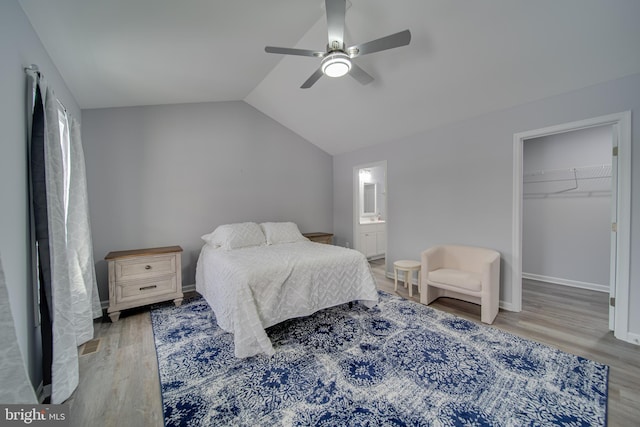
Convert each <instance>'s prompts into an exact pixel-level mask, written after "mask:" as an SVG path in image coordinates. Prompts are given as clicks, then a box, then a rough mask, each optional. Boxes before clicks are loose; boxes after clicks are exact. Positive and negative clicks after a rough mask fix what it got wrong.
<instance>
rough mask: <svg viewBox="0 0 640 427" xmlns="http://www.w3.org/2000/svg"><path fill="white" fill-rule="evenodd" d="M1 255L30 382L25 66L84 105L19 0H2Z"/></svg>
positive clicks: (36, 354)
mask: <svg viewBox="0 0 640 427" xmlns="http://www.w3.org/2000/svg"><path fill="white" fill-rule="evenodd" d="M0 58H2V60H1V61H0V94H1V96H0V129H2V138H1V139H0V200H1V201H2V202H1V203H2V209H1V213H0V255H1V256H2V263H3V266H4V272H5V276H6V280H7V288H8V292H9V299H10V303H11V309H12V313H13V317H14V321H15V324H16V332H17V335H18V343H19V345H20V349H21V351H22V354H23V357H24V358H25V364H26V365H27V366H28V369H29V375H30V376H31V381H32V382H33V384H34V385H35V386H37V385H38V384H39V383H40V381H41V380H42V370H41V351H40V343H39V342H40V341H39V340H40V337H39V331H38V329H37V328H36V325H35V324H34V315H33V295H32V282H31V270H30V268H31V267H30V246H29V195H28V188H29V186H28V170H27V161H28V160H27V111H26V110H27V103H26V99H27V84H26V81H27V79H26V76H25V73H24V70H23V67H26V66H28V65H29V64H33V63H35V64H37V65H38V66H39V67H40V70H41V71H42V73H43V74H44V76H45V77H46V79H47V80H48V81H49V83H50V85H51V87H52V88H53V89H54V91H55V93H56V95H57V96H58V98H59V99H60V100H61V101H62V102H63V103H64V105H65V106H66V107H67V109H68V111H69V112H70V113H71V114H72V115H74V116H75V117H76V118H78V119H80V109H79V108H78V105H77V103H76V101H75V100H74V98H73V96H72V95H71V94H70V92H69V91H68V89H67V87H66V85H65V83H64V81H63V80H62V78H61V77H60V74H59V73H58V70H57V69H56V67H55V66H54V65H53V63H52V62H51V59H50V58H49V56H48V54H47V52H46V51H45V50H44V47H43V46H42V44H41V43H40V40H39V39H38V37H37V35H36V33H35V32H34V30H33V28H32V27H31V24H30V23H29V21H28V20H27V17H26V16H25V14H24V12H23V11H22V9H21V8H20V6H19V5H18V2H17V1H16V0H3V1H0Z"/></svg>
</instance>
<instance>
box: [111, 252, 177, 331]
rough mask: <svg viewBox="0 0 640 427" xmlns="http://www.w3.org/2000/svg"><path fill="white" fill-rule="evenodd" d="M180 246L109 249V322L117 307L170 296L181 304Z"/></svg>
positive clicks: (148, 302) (122, 307) (127, 307)
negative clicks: (123, 249) (126, 249)
mask: <svg viewBox="0 0 640 427" xmlns="http://www.w3.org/2000/svg"><path fill="white" fill-rule="evenodd" d="M181 255H182V248H181V247H180V246H164V247H161V248H147V249H133V250H128V251H116V252H109V253H108V254H107V256H106V257H104V259H105V260H107V261H108V263H109V266H108V267H109V308H108V309H107V313H109V317H110V318H111V321H112V322H117V321H118V319H119V318H120V311H122V310H126V309H129V308H134V307H140V306H143V305H148V304H154V303H157V302H162V301H167V300H173V303H174V304H175V305H176V306H179V305H180V304H182V297H183V295H182V258H181Z"/></svg>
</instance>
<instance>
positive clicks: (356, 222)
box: [352, 160, 389, 257]
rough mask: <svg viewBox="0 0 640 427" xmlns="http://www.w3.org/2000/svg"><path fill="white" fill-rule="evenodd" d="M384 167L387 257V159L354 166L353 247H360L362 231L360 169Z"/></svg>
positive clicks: (386, 243)
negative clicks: (360, 227)
mask: <svg viewBox="0 0 640 427" xmlns="http://www.w3.org/2000/svg"><path fill="white" fill-rule="evenodd" d="M380 166H381V167H383V168H384V191H385V198H384V204H385V205H384V207H385V209H384V211H385V223H386V225H387V226H386V233H387V236H386V239H385V242H384V243H385V248H384V253H385V257H386V256H387V253H388V250H387V249H388V245H389V234H388V233H389V209H388V208H389V206H388V203H389V185H388V181H389V180H388V179H387V161H386V160H380V161H377V162H371V163H365V164H362V165H356V166H354V167H353V215H352V217H353V249H357V248H358V247H360V242H359V240H360V233H359V231H360V230H359V226H360V169H369V168H374V167H380Z"/></svg>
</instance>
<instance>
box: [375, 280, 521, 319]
mask: <svg viewBox="0 0 640 427" xmlns="http://www.w3.org/2000/svg"><path fill="white" fill-rule="evenodd" d="M385 276H386V277H387V278H388V279H391V280H394V279H395V276H394V274H393V273H392V272H389V271H387V273H386V274H385ZM402 279H404V276H402ZM399 281H400V277H398V282H399ZM402 283H403V284H404V281H403V282H402ZM412 283H413V284H414V285H417V284H418V280H417V279H413V280H412ZM500 308H501V309H503V310H506V311H515V310H514V309H513V304H511V303H510V302H506V301H502V300H501V301H500Z"/></svg>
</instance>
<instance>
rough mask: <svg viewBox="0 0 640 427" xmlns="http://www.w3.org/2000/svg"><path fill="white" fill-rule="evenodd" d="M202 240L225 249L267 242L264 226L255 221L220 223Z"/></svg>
mask: <svg viewBox="0 0 640 427" xmlns="http://www.w3.org/2000/svg"><path fill="white" fill-rule="evenodd" d="M202 240H204V241H205V242H207V243H208V244H210V245H211V246H213V247H215V248H222V249H225V250H231V249H238V248H246V247H249V246H260V245H264V244H265V243H266V242H265V237H264V233H263V232H262V228H260V226H259V225H258V224H256V223H255V222H242V223H237V224H224V225H220V226H218V227H217V228H216V229H215V230H213V233H210V234H205V235H204V236H202Z"/></svg>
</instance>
